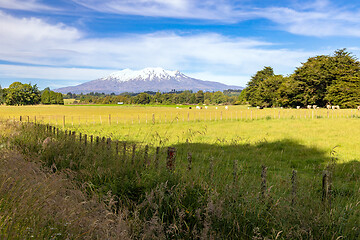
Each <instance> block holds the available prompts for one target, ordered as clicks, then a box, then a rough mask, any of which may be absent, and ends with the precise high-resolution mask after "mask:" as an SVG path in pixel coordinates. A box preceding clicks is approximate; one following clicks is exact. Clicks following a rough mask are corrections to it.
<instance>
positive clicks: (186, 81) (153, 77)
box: [55, 68, 242, 94]
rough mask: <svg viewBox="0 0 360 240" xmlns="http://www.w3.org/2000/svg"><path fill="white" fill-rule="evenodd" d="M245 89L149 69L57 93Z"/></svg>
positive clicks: (177, 73)
mask: <svg viewBox="0 0 360 240" xmlns="http://www.w3.org/2000/svg"><path fill="white" fill-rule="evenodd" d="M230 88H231V89H242V87H239V86H228V85H225V84H222V83H218V82H211V81H203V80H199V79H195V78H191V77H188V76H186V75H185V74H183V73H181V72H179V71H168V70H164V69H162V68H145V69H142V70H137V71H135V70H130V69H124V70H122V71H118V72H114V73H112V74H110V75H109V76H106V77H103V78H100V79H96V80H93V81H90V82H86V83H83V84H80V85H78V86H72V87H64V88H59V89H56V90H55V91H57V92H61V93H68V92H71V93H89V92H100V93H116V94H119V93H123V92H135V93H138V92H144V91H154V92H157V91H160V92H170V91H172V90H173V89H175V90H177V91H180V90H192V91H198V90H203V91H223V90H226V89H230Z"/></svg>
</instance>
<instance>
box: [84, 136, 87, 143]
mask: <svg viewBox="0 0 360 240" xmlns="http://www.w3.org/2000/svg"><path fill="white" fill-rule="evenodd" d="M84 145H85V146H86V145H87V134H84Z"/></svg>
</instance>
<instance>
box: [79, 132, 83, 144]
mask: <svg viewBox="0 0 360 240" xmlns="http://www.w3.org/2000/svg"><path fill="white" fill-rule="evenodd" d="M81 137H82V134H81V133H79V141H80V142H81V140H82V139H81Z"/></svg>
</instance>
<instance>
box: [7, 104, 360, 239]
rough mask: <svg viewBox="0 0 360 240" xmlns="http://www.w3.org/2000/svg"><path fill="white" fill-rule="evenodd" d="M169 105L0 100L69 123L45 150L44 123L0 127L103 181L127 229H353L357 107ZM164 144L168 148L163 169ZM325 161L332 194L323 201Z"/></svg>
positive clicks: (198, 232) (27, 150) (27, 149)
mask: <svg viewBox="0 0 360 240" xmlns="http://www.w3.org/2000/svg"><path fill="white" fill-rule="evenodd" d="M176 107H177V106H167V107H158V106H149V107H144V106H96V105H93V106H33V107H18V108H16V107H1V108H0V112H1V116H2V117H3V118H4V119H8V124H10V125H11V122H12V121H13V120H16V121H18V120H19V119H20V116H22V120H23V121H24V122H27V121H28V120H29V121H35V116H36V121H37V122H42V123H44V124H48V123H50V124H51V125H53V126H55V127H58V128H60V129H62V130H67V131H69V130H71V131H75V132H76V133H77V136H76V138H77V139H78V140H77V141H76V142H73V138H68V137H67V138H65V136H64V135H63V133H62V131H61V132H60V135H59V136H57V137H56V144H54V145H52V146H51V148H49V149H46V150H44V151H43V150H41V149H42V148H41V144H40V146H39V143H41V142H42V141H43V140H44V139H45V138H46V136H48V135H49V134H48V133H46V132H45V130H44V128H43V127H42V128H41V127H35V128H34V127H32V125H25V126H26V127H24V128H23V129H21V128H20V129H19V127H15V129H17V130H14V131H15V132H20V134H11V133H10V132H9V130H8V129H11V128H7V127H4V128H3V139H7V140H6V141H8V142H11V143H12V144H13V145H14V146H16V147H15V149H20V151H22V152H23V153H24V154H25V155H28V154H30V155H31V154H35V155H36V156H38V158H39V159H40V160H41V161H42V162H43V163H44V164H45V165H47V166H49V167H50V166H53V164H55V165H56V166H57V169H59V170H61V169H63V170H65V169H70V170H71V171H74V172H76V173H77V175H76V177H75V180H76V181H78V182H80V183H82V184H84V183H86V184H87V186H88V187H87V189H88V190H87V191H90V192H98V194H100V196H102V195H106V193H107V192H108V191H111V193H112V194H114V195H115V196H116V199H117V201H118V205H117V206H118V207H120V206H121V207H122V208H124V209H128V210H129V212H130V216H129V221H130V222H132V223H130V225H131V229H132V232H131V235H132V236H136V237H135V238H153V237H154V236H157V237H160V238H162V237H161V236H163V237H165V238H169V239H172V238H179V239H183V238H203V239H207V238H209V237H215V238H229V239H238V238H245V239H247V238H249V239H250V238H256V237H258V239H263V238H265V237H266V238H269V239H276V238H277V239H310V238H315V239H337V238H344V239H356V238H358V237H360V228H359V226H360V222H359V221H360V205H359V199H360V191H359V184H360V178H359V173H360V147H359V141H358V136H360V129H359V127H358V126H359V123H360V118H359V112H358V111H357V110H351V109H349V110H335V111H332V110H331V111H328V110H325V109H317V110H308V109H306V110H305V109H301V110H297V109H263V110H259V109H256V108H249V109H248V107H246V106H230V107H229V110H225V107H224V106H218V109H216V107H215V106H211V107H209V108H208V109H204V108H203V109H201V110H197V109H191V110H190V109H188V106H183V107H180V106H179V108H176ZM27 116H29V118H27ZM64 116H65V124H64ZM79 133H82V136H83V137H84V134H87V135H88V136H90V135H93V136H94V137H95V136H100V137H105V138H111V139H112V140H113V142H114V144H115V141H116V140H119V141H120V142H119V149H118V150H119V152H120V153H119V156H117V155H116V154H115V146H114V145H113V147H112V148H111V149H108V150H106V149H107V148H105V147H104V146H103V145H102V144H100V145H99V146H97V145H96V146H97V147H90V146H84V145H83V139H82V143H81V142H79V136H78V134H79ZM53 137H54V138H55V136H53ZM9 139H10V140H9ZM123 142H126V151H125V152H124V153H125V155H124V156H123V155H122V147H123V145H122V144H123ZM134 144H136V145H134ZM145 145H148V146H149V149H148V150H145ZM134 146H136V153H134V152H133V150H134V148H133V147H134ZM169 146H171V147H175V148H176V167H175V169H173V170H171V171H170V172H169V171H168V169H167V168H166V163H167V162H166V151H167V147H169ZM156 147H160V152H159V155H158V156H157V157H158V159H159V160H158V161H159V164H156V161H157V160H155V159H156V158H154V157H155V156H156V155H155V150H156ZM114 154H115V155H114ZM189 154H190V155H191V163H189ZM114 156H115V157H114ZM144 161H145V162H147V161H148V162H149V165H148V166H147V165H146V164H145V165H144ZM189 164H190V165H191V167H190V168H189ZM263 166H266V167H267V172H266V175H267V177H266V184H265V186H266V187H265V190H264V192H263V190H261V189H263V188H262V187H261V186H263V185H262V181H263V180H262V177H261V175H262V174H263V173H262V167H263ZM326 169H327V171H328V172H329V173H331V179H332V184H331V188H332V189H331V204H328V203H325V202H324V201H322V191H323V190H322V189H324V188H323V187H322V178H323V173H324V170H326ZM293 170H296V171H297V175H296V176H297V177H296V181H295V182H296V185H295V190H294V181H293V180H292V177H291V176H292V171H293ZM65 172H66V171H65ZM294 194H295V195H294ZM294 198H296V203H292V202H293V200H292V199H294ZM330 209H331V210H330ZM150 223H151V224H150ZM134 224H135V225H134ZM207 226H208V227H207ZM141 229H142V230H141ZM146 229H152V230H151V231H150V230H149V231H150V233H148V232H147V231H146ZM154 229H157V230H154ZM170 229H172V230H170ZM176 229H177V230H176ZM147 234H150V235H149V236H151V237H149V236H148V235H147ZM162 234H164V235H162ZM146 236H148V237H146ZM199 236H201V237H199Z"/></svg>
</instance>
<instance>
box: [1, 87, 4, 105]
mask: <svg viewBox="0 0 360 240" xmlns="http://www.w3.org/2000/svg"><path fill="white" fill-rule="evenodd" d="M4 103H5V90H4V89H2V88H1V85H0V104H4Z"/></svg>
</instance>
